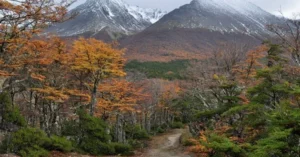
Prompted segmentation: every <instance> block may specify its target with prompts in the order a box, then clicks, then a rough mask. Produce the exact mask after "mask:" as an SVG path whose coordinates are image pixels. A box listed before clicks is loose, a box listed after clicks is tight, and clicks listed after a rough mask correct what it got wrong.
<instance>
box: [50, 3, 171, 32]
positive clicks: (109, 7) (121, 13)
mask: <svg viewBox="0 0 300 157" xmlns="http://www.w3.org/2000/svg"><path fill="white" fill-rule="evenodd" d="M72 12H76V13H78V15H77V16H76V17H75V18H74V19H71V20H69V21H66V22H64V23H61V24H56V25H54V26H53V27H50V28H49V31H51V32H57V33H58V34H59V35H61V36H73V35H77V34H82V33H85V32H99V31H102V30H105V31H109V32H114V33H122V34H127V35H128V34H134V33H137V32H140V31H142V30H144V29H145V28H147V27H148V26H150V25H151V24H153V23H155V22H156V21H158V20H159V19H160V18H161V17H163V16H164V15H165V14H166V12H164V11H161V10H159V9H150V8H147V9H144V8H140V7H138V6H130V5H128V4H127V3H125V2H124V1H123V0H87V1H86V2H85V3H83V4H81V5H79V6H77V7H76V8H74V9H72V10H70V13H72Z"/></svg>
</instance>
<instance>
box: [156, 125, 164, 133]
mask: <svg viewBox="0 0 300 157" xmlns="http://www.w3.org/2000/svg"><path fill="white" fill-rule="evenodd" d="M156 132H157V133H160V134H162V133H164V132H166V129H165V128H162V127H158V128H157V129H156Z"/></svg>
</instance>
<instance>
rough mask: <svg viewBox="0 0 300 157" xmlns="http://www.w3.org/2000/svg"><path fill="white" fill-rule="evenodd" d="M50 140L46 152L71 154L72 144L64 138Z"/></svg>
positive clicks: (55, 137) (56, 137) (53, 137)
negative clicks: (53, 151)
mask: <svg viewBox="0 0 300 157" xmlns="http://www.w3.org/2000/svg"><path fill="white" fill-rule="evenodd" d="M50 140H51V141H50V145H49V146H48V147H47V149H48V150H55V151H60V152H71V151H72V150H73V146H72V142H71V141H68V140H67V139H66V138H65V137H58V136H52V137H51V138H50Z"/></svg>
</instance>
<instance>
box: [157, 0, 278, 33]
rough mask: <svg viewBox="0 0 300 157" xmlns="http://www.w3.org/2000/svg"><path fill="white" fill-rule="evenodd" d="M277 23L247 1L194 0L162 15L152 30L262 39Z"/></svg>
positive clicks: (272, 17)
mask: <svg viewBox="0 0 300 157" xmlns="http://www.w3.org/2000/svg"><path fill="white" fill-rule="evenodd" d="M280 21H281V20H280V19H279V18H277V17H276V16H274V15H272V14H270V13H268V12H266V11H264V10H263V9H261V8H259V7H258V6H256V5H254V4H253V3H251V2H247V0H193V1H192V2H191V3H190V4H187V5H184V6H182V7H180V8H179V9H176V10H174V11H172V12H170V13H169V14H167V15H166V16H164V17H163V18H162V19H161V20H160V21H159V22H157V23H156V24H155V25H154V26H152V28H153V29H162V28H167V29H171V28H205V29H209V30H212V31H219V32H223V33H224V32H234V33H244V34H248V35H254V36H257V35H258V36H261V35H262V34H265V33H267V34H268V33H270V32H268V30H267V29H266V25H267V24H270V23H278V22H280Z"/></svg>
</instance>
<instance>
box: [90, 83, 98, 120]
mask: <svg viewBox="0 0 300 157" xmlns="http://www.w3.org/2000/svg"><path fill="white" fill-rule="evenodd" d="M98 84H99V81H95V82H94V87H93V90H92V92H91V102H90V115H91V116H94V113H95V106H96V103H97V87H98Z"/></svg>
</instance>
